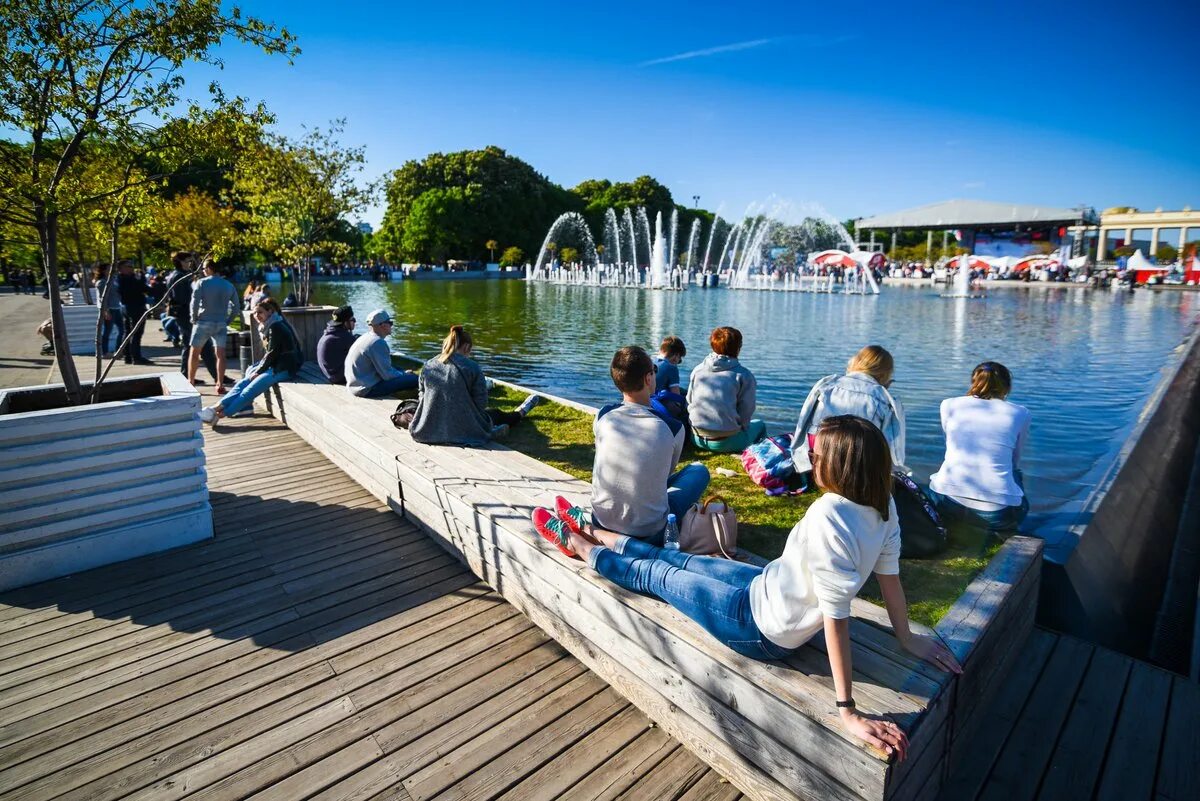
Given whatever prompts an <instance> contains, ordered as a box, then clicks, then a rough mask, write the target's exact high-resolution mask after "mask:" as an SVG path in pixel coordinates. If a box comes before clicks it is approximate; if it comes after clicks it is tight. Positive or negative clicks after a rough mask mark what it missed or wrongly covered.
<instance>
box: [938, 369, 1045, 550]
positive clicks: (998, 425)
mask: <svg viewBox="0 0 1200 801" xmlns="http://www.w3.org/2000/svg"><path fill="white" fill-rule="evenodd" d="M1011 391H1012V374H1011V373H1009V371H1008V368H1007V367H1005V366H1004V365H1003V364H1000V363H999V362H984V363H983V364H981V365H979V366H978V367H976V368H975V370H974V371H973V372H972V373H971V388H970V389H969V390H967V394H966V395H963V396H961V397H957V398H947V399H946V400H944V401H942V430H943V431H945V432H946V458H945V459H944V460H943V461H942V466H941V467H940V468H939V469H938V471H937V472H936V473H934V474H933V475H932V476H930V477H929V490H930V492H929V494H930V497H931V498H932V499H933V502H934V503H935V504H936V505H937V508H938V511H939V512H940V513H941V514H942V516H943V517H946V518H948V519H950V520H958V521H960V522H963V523H966V524H968V525H971V526H974V527H977V528H982V529H984V530H986V531H989V532H991V533H993V534H996V535H999V536H1006V535H1009V534H1012V533H1014V532H1016V530H1017V526H1019V525H1020V524H1021V521H1022V520H1024V519H1025V515H1026V513H1028V512H1029V498H1027V497H1026V496H1025V488H1024V482H1023V481H1022V478H1021V471H1020V470H1019V469H1018V468H1017V464H1018V463H1019V462H1020V460H1021V450H1022V448H1023V446H1024V445H1025V439H1026V438H1027V437H1028V436H1029V410H1028V409H1026V408H1025V407H1024V406H1018V405H1017V404H1015V403H1009V402H1008V401H1007V400H1005V399H1006V398H1007V397H1008V393H1010V392H1011Z"/></svg>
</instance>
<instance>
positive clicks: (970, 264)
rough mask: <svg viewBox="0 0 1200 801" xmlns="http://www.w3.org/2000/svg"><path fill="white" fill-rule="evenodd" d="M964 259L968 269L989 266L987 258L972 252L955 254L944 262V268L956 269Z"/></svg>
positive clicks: (980, 268)
mask: <svg viewBox="0 0 1200 801" xmlns="http://www.w3.org/2000/svg"><path fill="white" fill-rule="evenodd" d="M964 260H965V261H966V263H967V269H968V270H986V269H988V267H990V266H991V265H989V264H988V263H987V260H985V259H982V258H980V257H979V256H976V255H973V254H968V255H966V256H955V257H954V258H953V259H951V260H950V261H948V262H946V269H947V270H957V269H958V268H959V266H960V265H961V264H962V263H963V261H964Z"/></svg>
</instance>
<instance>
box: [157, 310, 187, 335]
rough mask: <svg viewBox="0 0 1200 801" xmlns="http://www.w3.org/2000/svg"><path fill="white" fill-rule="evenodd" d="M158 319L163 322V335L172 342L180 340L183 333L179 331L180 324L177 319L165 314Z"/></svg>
mask: <svg viewBox="0 0 1200 801" xmlns="http://www.w3.org/2000/svg"><path fill="white" fill-rule="evenodd" d="M158 319H159V320H161V321H162V328H163V333H164V334H166V335H167V338H168V339H170V340H171V341H172V342H175V341H176V340H178V339H179V336H180V334H181V333H182V332H181V331H180V330H179V323H178V322H177V321H176V320H175V318H174V317H172V316H171V315H169V314H163V315H162V316H161V317H159V318H158Z"/></svg>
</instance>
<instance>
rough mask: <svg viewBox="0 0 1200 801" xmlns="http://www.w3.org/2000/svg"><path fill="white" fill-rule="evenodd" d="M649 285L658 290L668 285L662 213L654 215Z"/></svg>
mask: <svg viewBox="0 0 1200 801" xmlns="http://www.w3.org/2000/svg"><path fill="white" fill-rule="evenodd" d="M649 284H650V286H652V287H654V288H656V289H657V288H661V287H664V286H666V285H667V243H666V241H665V240H664V239H663V222H662V212H661V211H660V212H659V213H658V214H656V215H654V245H653V246H652V247H651V249H650V276H649Z"/></svg>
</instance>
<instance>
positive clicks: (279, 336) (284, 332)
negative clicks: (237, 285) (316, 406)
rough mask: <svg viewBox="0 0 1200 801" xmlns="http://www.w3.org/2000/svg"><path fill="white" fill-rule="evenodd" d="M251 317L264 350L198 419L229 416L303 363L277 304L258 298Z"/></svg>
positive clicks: (214, 420)
mask: <svg viewBox="0 0 1200 801" xmlns="http://www.w3.org/2000/svg"><path fill="white" fill-rule="evenodd" d="M254 319H255V320H256V321H258V325H259V329H258V332H259V337H260V338H261V339H262V342H263V347H264V348H265V349H266V352H265V353H264V354H263V357H262V358H261V359H259V360H258V361H256V362H255V363H254V364H252V365H250V367H249V368H247V370H246V374H245V376H243V377H242V379H241V380H240V381H238V382H237V383H236V384H234V385H233V386H232V387H230V388H229V391H228V392H227V393H225V397H224V398H222V399H221V402H220V403H218V404H217V405H216V406H207V407H205V408H203V409H201V410H200V419H201V420H203V421H204V422H206V423H212V424H213V425H216V424H217V421H218V420H220V419H221V418H222V417H231V416H233V415H235V414H237V413H238V412H240V411H242V410H243V409H246V408H247V407H249V406H250V405H251V404H252V403H253V402H254V399H255V398H257V397H258V396H259V395H261V394H263V393H264V392H266V391H267V390H268V389H270V388H271V387H273V386H275V385H276V384H278V383H279V382H280V381H291V380H292V379H294V378H295V377H296V373H298V372H299V371H300V366H301V365H302V364H303V363H304V356H303V352H302V351H301V349H300V341H299V340H298V339H297V338H296V332H295V331H293V330H292V327H291V326H290V325H289V324H288V323H287V321H286V320H284V319H283V315H282V314H281V313H280V310H279V304H278V303H276V302H275V301H273V300H271V299H270V298H265V299H264V300H261V301H259V303H258V305H257V306H255V307H254Z"/></svg>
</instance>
